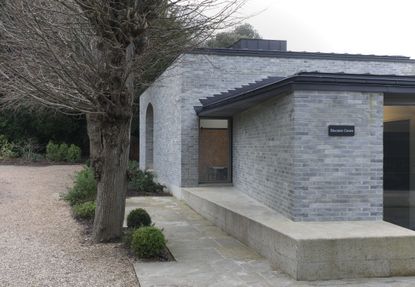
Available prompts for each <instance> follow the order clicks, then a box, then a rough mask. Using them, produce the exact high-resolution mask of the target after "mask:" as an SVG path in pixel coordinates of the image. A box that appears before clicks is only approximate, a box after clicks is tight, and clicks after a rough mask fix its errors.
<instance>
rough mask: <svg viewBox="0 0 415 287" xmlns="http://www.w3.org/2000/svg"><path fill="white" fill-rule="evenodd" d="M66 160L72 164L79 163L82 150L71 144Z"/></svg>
mask: <svg viewBox="0 0 415 287" xmlns="http://www.w3.org/2000/svg"><path fill="white" fill-rule="evenodd" d="M66 160H67V161H69V162H72V163H74V162H79V161H80V160H81V148H80V147H79V146H76V145H74V144H71V145H70V146H69V147H68V150H67V153H66Z"/></svg>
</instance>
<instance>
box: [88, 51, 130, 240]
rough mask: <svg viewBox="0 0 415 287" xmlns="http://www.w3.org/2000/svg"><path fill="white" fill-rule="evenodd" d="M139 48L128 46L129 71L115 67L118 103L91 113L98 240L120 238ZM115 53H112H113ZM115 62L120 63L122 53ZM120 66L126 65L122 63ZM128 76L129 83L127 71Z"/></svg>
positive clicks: (114, 97) (95, 235) (95, 236)
mask: <svg viewBox="0 0 415 287" xmlns="http://www.w3.org/2000/svg"><path fill="white" fill-rule="evenodd" d="M134 53H135V47H134V45H133V44H130V45H129V46H128V47H127V48H126V54H125V70H124V71H123V70H122V69H114V70H112V71H111V72H112V74H111V75H112V76H111V79H112V80H111V90H112V91H113V93H112V94H110V95H107V96H109V98H110V99H111V101H112V103H116V105H115V106H107V107H106V108H105V109H104V110H106V112H105V114H98V115H97V114H91V115H88V117H87V120H88V134H89V136H90V138H89V139H90V145H91V147H90V151H91V165H92V167H93V169H94V172H95V178H96V180H97V199H96V209H95V218H94V227H93V240H94V241H95V242H108V241H113V240H116V239H119V238H120V237H121V235H122V227H123V222H124V214H125V198H126V194H127V187H128V178H127V168H128V160H129V153H130V134H131V119H132V103H133V99H134V81H133V74H132V73H131V71H130V68H131V65H132V64H133V56H134ZM110 55H111V54H110ZM112 56H113V57H115V58H114V59H113V63H117V61H118V60H119V59H118V55H117V54H116V55H112ZM120 66H123V65H121V64H120ZM124 73H125V75H127V78H126V81H125V86H123V85H122V81H121V80H120V79H122V77H123V74H124Z"/></svg>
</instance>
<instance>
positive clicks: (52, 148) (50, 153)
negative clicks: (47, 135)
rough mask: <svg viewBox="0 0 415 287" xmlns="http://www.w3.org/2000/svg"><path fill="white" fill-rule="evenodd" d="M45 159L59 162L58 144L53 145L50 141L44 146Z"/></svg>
mask: <svg viewBox="0 0 415 287" xmlns="http://www.w3.org/2000/svg"><path fill="white" fill-rule="evenodd" d="M46 158H47V159H48V160H51V161H59V160H61V157H60V152H59V144H54V143H53V142H52V141H50V142H49V143H48V145H47V146H46Z"/></svg>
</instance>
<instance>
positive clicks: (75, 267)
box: [0, 165, 139, 287]
mask: <svg viewBox="0 0 415 287" xmlns="http://www.w3.org/2000/svg"><path fill="white" fill-rule="evenodd" d="M80 168H81V167H80V166H70V165H68V166H47V167H26V166H0V286H2V287H6V286H19V287H21V286H42V287H43V286H54V287H55V286H100V287H102V286H123V287H128V286H139V285H138V282H137V279H136V277H135V273H134V270H133V267H132V259H130V258H129V257H128V256H127V254H126V251H125V250H124V249H123V248H121V246H120V245H119V244H98V245H92V244H90V243H89V242H88V241H87V240H86V237H85V235H83V234H82V231H83V228H82V227H81V226H80V225H79V224H78V223H77V222H75V221H74V220H73V219H72V217H71V214H70V209H69V207H68V205H67V204H66V203H65V202H64V201H62V200H60V199H59V194H60V193H62V192H65V191H66V190H67V187H68V186H70V185H71V182H72V176H73V174H74V172H75V171H76V170H79V169H80Z"/></svg>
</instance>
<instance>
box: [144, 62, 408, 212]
mask: <svg viewBox="0 0 415 287" xmlns="http://www.w3.org/2000/svg"><path fill="white" fill-rule="evenodd" d="M300 71H319V72H346V73H372V74H398V75H409V74H415V65H414V64H413V63H402V62H401V63H394V62H381V61H379V62H367V61H343V60H342V61H340V60H327V59H324V60H322V59H288V58H268V57H267V58H263V57H255V56H252V57H246V56H244V57H240V56H220V55H202V54H186V55H183V56H182V57H181V59H180V60H178V61H177V62H176V64H175V65H174V67H173V68H171V69H169V70H168V71H166V72H165V73H164V74H163V75H162V76H161V77H160V78H159V79H158V80H157V82H156V83H155V84H153V85H152V86H151V87H150V88H149V89H148V90H147V91H146V92H145V93H144V94H143V95H142V96H141V99H140V142H141V143H145V110H146V108H147V105H148V103H150V102H151V103H152V104H153V107H154V170H155V172H156V174H157V176H158V180H159V181H160V182H162V183H164V184H166V185H168V187H169V188H170V189H179V187H185V186H197V185H198V141H199V139H198V136H199V133H198V117H197V116H196V113H195V112H194V109H193V106H197V105H200V103H199V99H201V98H205V97H209V96H211V95H213V94H215V93H220V92H223V91H226V90H228V89H232V88H235V87H239V86H241V85H244V84H247V83H250V82H254V81H256V80H260V79H263V78H265V77H267V76H289V75H292V74H295V73H297V72H300ZM300 99H301V97H300V98H296V97H293V100H289V99H288V98H287V99H279V100H275V102H273V106H274V107H275V109H280V110H284V109H285V110H284V112H285V114H286V115H287V113H288V106H292V109H294V107H295V109H297V110H300V109H301V105H302V104H301V102H300ZM303 100H304V101H306V98H304V99H303ZM279 101H282V102H279ZM310 101H311V99H310ZM333 101H334V103H336V102H338V101H340V100H336V99H335V100H333ZM356 101H357V102H358V101H359V100H358V99H356ZM320 102H322V103H323V104H328V105H329V106H330V104H329V103H328V102H324V101H323V100H322V99H320V100H318V101H316V104H317V105H318V104H319V103H320ZM351 103H354V101H352V102H351ZM356 105H357V106H358V108H359V105H358V104H356ZM257 108H258V107H257ZM351 110H353V109H352V106H350V111H351ZM350 111H349V112H350ZM355 111H356V110H355ZM247 112H248V113H249V112H250V111H247ZM288 114H289V113H288ZM349 115H352V116H359V115H358V114H354V113H353V114H349ZM291 116H292V114H291ZM241 120H242V119H241ZM278 120H282V118H278ZM296 120H297V122H298V121H299V118H298V119H296ZM253 121H254V122H253V123H252V124H258V123H257V122H255V121H256V120H253ZM239 124H240V123H239ZM280 124H281V125H283V126H279V128H283V130H281V131H280V132H281V133H286V134H289V128H288V126H287V123H284V124H283V123H282V122H281V123H280ZM293 124H294V122H293ZM235 125H236V123H235ZM235 132H237V131H236V130H235ZM324 132H327V131H326V128H325V129H324ZM241 135H242V134H241ZM293 136H294V135H293ZM295 137H296V138H295V139H296V140H297V139H299V138H301V134H298V135H296V136H295ZM293 139H294V138H293ZM250 140H252V139H246V141H247V142H248V143H249V141H250ZM263 140H266V139H263ZM281 140H282V139H276V140H275V143H274V144H275V145H278V144H280V143H281ZM322 146H324V145H322ZM295 148H296V149H298V148H299V144H298V146H296V147H295ZM257 149H258V151H257V153H260V151H259V150H260V148H257ZM242 150H243V148H242V147H241V146H240V147H235V150H234V163H233V164H234V166H235V167H236V168H235V171H234V182H235V184H236V185H237V186H240V187H241V188H242V187H243V186H245V187H246V188H243V190H244V191H245V192H247V193H248V194H250V195H251V196H253V197H255V198H257V199H258V200H260V201H262V202H264V203H268V205H270V206H271V205H272V206H273V208H275V209H277V210H279V211H281V212H282V213H284V214H285V215H287V216H289V217H291V218H293V219H295V220H325V219H327V218H328V217H330V218H337V219H339V220H340V219H353V218H355V219H359V218H370V219H376V218H380V216H381V215H379V213H377V212H378V211H379V210H381V207H379V206H376V204H377V205H379V202H377V203H374V202H375V201H376V200H371V203H368V202H366V203H359V204H356V205H355V206H356V208H357V209H358V210H356V209H355V210H353V211H350V212H349V211H348V208H347V207H345V208H343V210H342V209H341V207H340V206H341V205H345V206H350V205H351V201H350V202H349V201H347V200H346V201H345V199H341V195H339V198H334V196H335V194H338V193H336V192H335V191H333V196H332V197H330V192H329V191H328V189H329V188H328V187H327V186H328V184H326V183H325V182H324V180H322V179H321V178H320V179H319V176H318V175H313V174H312V173H310V175H309V178H307V175H306V174H307V172H306V171H305V167H304V170H303V173H304V175H303V177H302V179H303V181H302V182H301V181H299V182H298V183H297V186H295V188H299V189H301V188H302V187H301V184H305V182H306V181H313V182H314V183H312V186H314V188H315V190H314V191H316V190H317V189H318V185H321V186H323V187H324V188H325V190H326V191H325V195H324V197H325V198H330V199H331V200H333V201H335V200H339V201H338V202H337V203H336V204H337V205H336V206H334V207H333V206H332V207H331V209H336V210H335V211H333V212H335V213H336V214H338V215H339V216H338V217H336V216H333V215H332V214H330V212H332V210H331V209H327V210H324V208H323V207H322V206H323V205H324V204H325V202H324V200H323V199H322V198H309V199H310V202H307V201H306V200H305V201H304V203H303V205H299V204H297V203H298V202H300V201H301V200H302V199H301V196H304V194H295V195H294V193H293V192H294V190H295V189H294V186H290V182H289V181H287V180H285V181H283V180H282V179H281V180H279V181H278V184H277V182H275V181H273V179H272V176H273V174H272V172H271V170H272V169H271V168H272V165H269V166H267V167H260V166H258V167H257V169H258V173H259V174H260V175H261V176H262V179H264V186H260V187H259V188H258V186H257V185H256V184H255V182H259V180H260V179H259V178H258V179H255V180H254V182H249V181H248V179H245V178H243V174H244V172H245V173H246V172H247V171H246V169H248V168H249V167H243V164H242V156H243V152H242ZM321 150H324V148H323V147H321ZM263 153H264V154H267V153H272V151H270V150H268V151H263ZM285 156H286V159H284V161H285V166H282V165H280V166H279V167H277V168H275V172H279V173H280V174H281V175H282V174H284V173H286V174H287V176H289V175H290V173H291V174H297V173H300V172H301V171H300V169H299V167H297V166H296V165H295V163H294V162H293V163H290V162H289V159H290V158H289V154H288V153H287V154H286V155H285ZM320 156H322V155H321V154H320ZM145 158H146V155H145V146H144V145H143V144H141V146H140V159H141V166H142V167H143V162H145ZM252 159H255V156H252ZM292 159H294V158H293V157H292ZM306 159H307V157H306V156H304V159H301V158H298V159H296V163H297V164H298V160H306ZM375 161H376V160H375ZM343 164H346V160H345V162H343ZM372 166H375V168H376V164H374V165H372ZM261 168H262V169H261ZM321 168H323V167H321ZM326 169H327V168H326ZM349 171H350V172H352V171H351V170H349ZM342 172H345V170H342ZM381 172H382V171H380V173H381ZM356 173H357V172H356ZM333 176H339V177H341V172H334V173H333ZM366 179H367V177H366ZM372 180H373V182H372V181H371V182H370V183H369V184H370V188H372V189H375V187H376V184H377V183H379V180H377V179H376V177H373V179H372ZM325 184H326V185H325ZM369 184H367V182H366V181H365V182H363V183H361V186H362V188H363V186H366V187H367V186H369ZM254 188H255V189H254ZM254 190H255V193H254ZM173 191H174V190H173ZM271 191H272V192H271ZM314 191H312V192H314ZM336 191H338V190H336ZM348 191H350V190H348ZM359 192H360V195H362V196H363V195H364V193H363V189H360V191H359ZM376 192H378V190H377V189H376V190H375V192H374V193H376ZM304 193H305V192H304ZM372 194H373V193H372ZM294 196H296V197H294ZM312 200H314V203H313V202H312ZM270 203H272V204H270ZM372 203H373V208H372V207H369V206H370V205H371V204H372ZM380 204H381V203H380ZM341 210H342V211H341ZM345 210H346V211H345ZM306 212H307V213H310V217H308V218H307V217H306V216H304V214H305V213H306ZM352 213H353V214H355V215H356V216H355V217H353V216H351V214H352Z"/></svg>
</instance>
